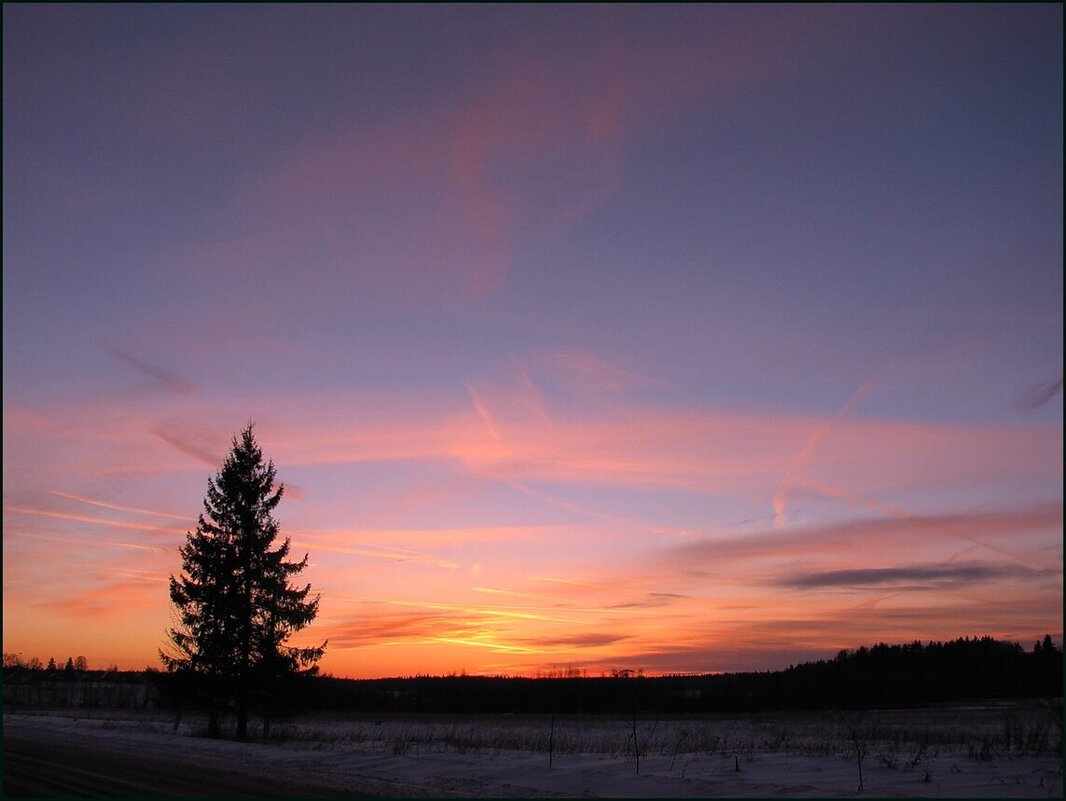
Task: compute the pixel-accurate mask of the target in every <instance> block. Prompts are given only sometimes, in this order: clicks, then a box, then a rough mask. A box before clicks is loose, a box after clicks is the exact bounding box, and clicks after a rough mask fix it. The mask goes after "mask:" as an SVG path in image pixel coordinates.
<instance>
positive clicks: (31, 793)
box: [3, 733, 366, 798]
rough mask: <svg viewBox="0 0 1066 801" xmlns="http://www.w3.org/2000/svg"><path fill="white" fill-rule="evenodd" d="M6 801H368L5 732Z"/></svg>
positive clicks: (249, 774)
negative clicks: (272, 800) (278, 800)
mask: <svg viewBox="0 0 1066 801" xmlns="http://www.w3.org/2000/svg"><path fill="white" fill-rule="evenodd" d="M3 768H4V797H5V798H55V797H72V796H74V797H97V798H101V797H102V798H181V797H184V798H189V797H198V798H267V797H283V798H327V797H334V798H337V797H341V796H343V797H348V798H351V797H366V794H365V793H360V791H359V789H358V788H344V789H341V788H338V787H314V786H311V785H308V784H306V783H300V784H291V783H284V782H279V781H277V780H275V779H269V778H266V777H263V776H261V775H256V774H255V772H254V768H253V767H251V766H249V768H248V769H247V771H241V770H240V765H236V764H235V765H234V766H233V768H232V769H222V768H218V767H212V766H208V765H196V764H190V763H189V761H188V758H185V759H178V758H174V759H168V758H167V755H166V754H165V753H163V754H158V753H153V754H146V753H144V752H143V751H138V750H130V749H128V748H126V749H120V748H116V747H115V746H113V745H105V744H103V743H97V742H85V741H81V742H78V743H70V742H61V741H57V740H54V739H52V738H49V737H46V736H42V735H40V734H31V733H19V734H8V733H5V735H4V739H3Z"/></svg>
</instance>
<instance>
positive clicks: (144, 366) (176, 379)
mask: <svg viewBox="0 0 1066 801" xmlns="http://www.w3.org/2000/svg"><path fill="white" fill-rule="evenodd" d="M108 353H110V354H111V355H112V356H114V357H115V358H116V359H118V360H119V361H120V362H122V363H123V364H126V365H128V366H130V367H132V368H134V369H135V370H137V371H139V372H140V373H142V374H144V375H146V376H148V377H149V378H152V379H154V380H155V381H156V382H157V383H158V384H160V385H161V386H163V387H164V388H166V389H168V390H170V391H171V392H177V393H179V394H185V393H189V392H195V391H196V390H197V386H196V385H195V384H193V383H192V382H190V381H186V380H185V379H184V378H182V377H180V376H179V375H177V374H176V373H174V372H172V371H170V370H167V369H166V368H165V367H160V366H159V365H156V364H151V363H150V362H146V361H144V360H143V359H139V358H137V357H136V356H134V355H133V354H131V353H127V352H126V351H123V350H118V349H115V348H112V349H111V350H109V351H108Z"/></svg>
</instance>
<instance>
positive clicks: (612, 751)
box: [4, 703, 1063, 798]
mask: <svg viewBox="0 0 1066 801" xmlns="http://www.w3.org/2000/svg"><path fill="white" fill-rule="evenodd" d="M1056 714H1060V713H1058V712H1056V711H1055V710H1052V709H1049V708H1048V707H1047V706H1046V705H1041V704H1039V703H1025V704H996V705H987V706H971V707H957V706H956V707H946V708H940V709H918V710H886V711H871V712H861V713H855V712H844V713H831V712H818V713H804V714H799V713H796V714H763V715H750V716H746V717H728V718H727V717H701V718H683V719H682V718H673V719H668V720H667V719H659V720H655V719H651V718H646V717H639V718H638V719H637V721H636V744H637V745H636V747H634V737H633V734H634V722H633V720H632V719H627V718H621V717H619V718H604V717H583V718H579V717H562V716H560V717H556V718H555V719H554V722H553V719H552V718H551V717H548V716H544V717H528V716H470V717H443V716H438V717H428V716H422V717H418V716H402V717H401V716H372V715H355V716H351V715H349V716H347V717H341V716H316V717H311V718H305V719H301V720H299V721H295V722H290V723H287V724H282V725H275V727H274V735H275V737H273V738H272V740H271V742H270V743H269V744H262V743H254V742H253V743H235V742H231V741H225V740H222V741H217V740H216V741H213V740H208V739H206V738H204V737H202V736H198V735H199V733H200V732H202V729H203V727H204V724H203V721H201V720H198V719H197V720H190V719H189V717H186V718H185V719H184V720H183V721H182V723H181V725H180V726H179V727H178V730H177V732H174V731H172V729H173V723H174V720H173V718H172V717H166V716H164V715H162V714H160V713H143V714H139V713H135V712H134V713H131V712H113V713H108V712H102V711H99V710H94V711H91V712H90V711H87V710H64V711H56V712H50V713H36V714H33V713H31V714H17V715H15V714H5V716H4V730H5V732H8V731H11V732H18V731H25V732H33V731H38V732H44V731H47V732H48V733H49V736H50V737H56V738H60V739H64V740H66V739H68V738H69V740H70V741H75V740H80V739H81V738H89V737H91V738H93V739H94V740H95V741H96V742H107V741H110V742H111V743H112V744H113V745H114V746H115V747H116V748H127V749H134V748H136V749H138V750H142V749H144V750H148V751H158V752H160V753H163V752H165V753H168V754H170V755H175V754H180V755H182V756H183V757H185V758H187V759H188V760H189V763H190V765H195V764H199V763H211V764H220V765H221V764H227V765H234V764H240V765H241V766H242V769H246V770H249V771H255V772H256V773H257V774H258V775H263V776H272V777H273V776H276V777H278V779H279V780H281V779H285V780H286V781H293V780H299V779H300V778H301V777H313V778H314V783H315V785H316V786H324V787H336V788H338V789H343V788H344V787H346V786H349V787H360V788H363V789H369V790H370V791H372V792H378V793H380V794H382V795H390V796H418V795H429V796H443V795H457V796H494V797H501V796H609V797H627V796H628V797H650V796H662V797H674V798H677V797H708V796H710V797H715V796H718V797H744V796H784V797H800V796H813V797H826V796H854V795H857V794H858V790H859V781H860V762H859V758H858V754H861V755H862V760H861V775H862V784H863V790H864V794H865V795H870V796H879V797H886V796H912V797H939V796H943V797H989V798H1007V797H1011V798H1044V797H1047V798H1061V797H1062V794H1063V782H1062V727H1061V718H1059V719H1058V720H1057V721H1056V717H1055V716H1056ZM253 733H254V732H253ZM638 751H639V753H640V758H639V762H638V760H637V758H636V756H635V754H636V753H637V752H638ZM549 763H550V764H549Z"/></svg>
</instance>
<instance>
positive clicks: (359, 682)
mask: <svg viewBox="0 0 1066 801" xmlns="http://www.w3.org/2000/svg"><path fill="white" fill-rule="evenodd" d="M4 674H5V679H6V681H5V685H8V686H10V685H11V684H12V683H13V682H14V683H21V682H27V681H29V682H37V681H42V682H43V681H119V682H130V681H145V680H147V681H148V682H149V683H151V684H152V685H154V686H155V687H156V688H157V690H158V702H157V703H158V705H161V706H164V707H172V706H181V705H184V703H185V702H186V701H187V699H184V698H183V697H182V696H183V687H182V685H181V680H180V677H179V676H177V675H174V674H168V673H165V672H162V671H155V670H151V671H137V672H134V671H126V672H119V673H115V672H113V671H92V670H90V671H69V670H62V669H60V670H56V671H48V670H45V669H40V668H38V669H31V668H28V667H26V666H23V665H8V666H6V667H5V670H4ZM1062 685H1063V660H1062V651H1061V650H1060V649H1059V648H1057V647H1056V646H1055V644H1054V642H1053V641H1052V640H1051V637H1050V636H1048V637H1045V638H1044V639H1043V640H1042V641H1040V642H1037V643H1036V644H1035V645H1034V647H1033V648H1032V650H1029V651H1026V650H1025V649H1024V648H1022V646H1021V645H1019V644H1018V643H1014V642H1004V641H998V640H995V639H993V638H992V637H981V638H973V639H970V638H960V639H957V640H953V641H949V642H944V643H941V642H930V643H928V644H922V643H921V642H914V643H910V644H906V645H886V644H884V643H881V644H878V645H875V646H873V647H870V648H867V647H865V646H864V647H861V648H858V649H856V650H845V651H841V652H840V653H839V654H837V656H836V657H835V658H834V659H829V660H820V661H817V662H805V663H802V664H799V665H793V666H791V667H789V668H787V669H784V670H776V671H765V672H748V673H723V674H716V675H683V676H658V677H639V676H637V675H636V674H634V673H632V672H629V671H625V672H621V673H620V674H616V675H613V676H609V677H599V678H592V677H590V678H578V677H570V678H518V677H486V676H415V677H410V678H391V679H345V678H337V677H334V676H328V675H327V676H308V677H303V678H302V679H299V680H295V681H293V682H292V683H291V684H290V685H289V686H288V697H287V698H285V699H284V703H283V704H282V705H281V706H282V707H284V708H286V710H287V711H288V712H289V713H295V712H297V711H338V712H340V711H368V712H408V713H411V712H413V713H515V714H542V713H551V714H556V713H558V714H630V713H633V712H640V713H666V714H699V713H718V712H757V711H773V710H816V709H833V708H840V709H855V708H864V707H868V708H874V707H892V706H914V705H924V704H935V703H944V702H958V701H971V700H990V699H1011V698H1059V697H1061V696H1062ZM5 695H7V693H5ZM279 700H282V699H279Z"/></svg>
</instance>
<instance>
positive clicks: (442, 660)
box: [3, 4, 1063, 677]
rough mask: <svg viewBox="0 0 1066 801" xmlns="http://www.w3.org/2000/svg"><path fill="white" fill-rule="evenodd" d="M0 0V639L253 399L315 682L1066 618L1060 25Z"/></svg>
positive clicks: (658, 11) (150, 587)
mask: <svg viewBox="0 0 1066 801" xmlns="http://www.w3.org/2000/svg"><path fill="white" fill-rule="evenodd" d="M1062 13H1063V12H1062V6H1061V5H1055V4H1051V5H1039V6H1023V5H1010V6H990V5H952V6H926V5H922V6H913V7H911V6H888V5H876V6H850V5H844V6H829V5H812V6H802V5H784V6H774V7H768V6H752V5H743V6H720V5H708V6H692V5H684V6H660V5H656V6H639V5H638V6H633V5H625V6H599V5H597V6H578V7H561V6H535V7H534V6H514V5H500V6H492V5H476V6H399V7H397V6H392V5H387V6H348V5H330V6H317V7H316V6H287V5H254V6H253V5H240V6H225V5H190V6H93V5H85V6H80V5H72V6H52V7H49V6H36V5H5V6H4V8H3V19H4V55H3V73H4V76H3V80H4V90H3V91H4V97H3V112H4V122H3V125H4V144H3V156H4V161H3V184H4V188H3V202H4V211H3V224H4V235H3V259H4V262H3V290H4V294H3V317H4V319H3V332H4V339H3V356H4V362H3V387H4V389H3V405H4V435H3V451H4V458H3V470H4V473H3V476H4V478H3V488H4V490H3V495H4V501H3V502H4V512H3V625H4V630H3V648H4V651H7V652H16V653H19V652H20V653H22V654H23V656H24V657H29V656H37V657H39V658H41V659H42V660H44V661H47V659H48V658H49V657H55V658H56V660H57V661H59V660H65V659H66V658H67V656H72V655H78V654H84V655H85V656H86V657H87V658H88V660H89V664H90V666H91V667H104V666H106V665H107V664H109V663H117V664H118V665H119V666H120V667H123V668H128V669H140V668H143V667H144V666H146V665H155V666H159V661H158V657H157V649H158V648H159V647H160V646H161V645H162V644H163V641H164V637H165V631H166V629H167V627H168V626H170V625H171V624H172V618H171V608H170V601H169V597H168V593H167V583H166V582H167V578H168V576H169V575H170V574H172V573H177V572H178V571H179V570H180V569H181V562H180V557H179V555H178V551H177V548H178V546H179V545H181V544H182V543H183V541H184V537H185V533H186V532H187V531H189V530H191V529H192V528H193V527H194V526H195V521H196V516H197V514H198V513H199V512H200V510H201V501H202V498H203V496H204V493H205V491H206V488H207V479H208V477H209V476H211V475H213V473H214V471H215V470H217V469H218V467H219V465H220V464H221V462H222V460H223V458H224V457H225V455H226V452H227V450H228V448H229V446H230V439H231V437H232V436H233V435H234V433H236V432H237V431H239V430H240V429H241V428H242V427H243V426H244V425H245V424H246V423H247V422H248V421H249V420H250V419H251V420H254V421H255V423H256V428H255V432H256V436H257V438H258V440H259V442H260V444H261V446H262V448H263V450H264V453H265V454H266V455H267V456H268V457H270V458H272V459H273V461H274V463H275V465H276V467H277V470H278V476H279V479H280V480H281V481H282V482H284V484H285V486H286V492H285V498H284V500H283V501H282V503H281V505H280V506H279V507H278V510H277V517H278V519H279V521H280V523H281V528H282V532H283V533H284V534H287V535H288V536H290V537H291V538H292V541H293V547H294V550H295V551H297V552H298V554H299V555H301V556H302V554H303V553H304V552H308V553H309V554H310V564H309V567H308V568H307V570H306V571H305V572H304V574H302V575H303V577H304V578H306V580H307V581H309V582H311V584H312V585H313V586H314V588H315V589H316V590H318V591H319V592H321V607H320V611H319V617H318V619H317V620H316V622H315V624H314V625H313V626H312V627H311V628H309V629H307V630H305V631H304V632H301V633H300V634H299V635H298V636H297V637H296V638H295V639H294V642H295V643H296V644H317V643H319V642H321V641H322V640H324V639H326V638H328V639H329V646H328V648H327V651H326V656H325V657H324V659H323V661H322V663H321V664H322V668H323V669H324V670H326V671H330V672H332V673H334V674H335V675H344V676H352V677H376V676H395V675H411V674H416V673H447V672H451V671H455V672H459V671H464V670H465V671H466V672H468V673H489V674H496V673H507V674H528V675H533V674H536V673H537V672H538V671H547V670H551V669H554V668H560V667H567V666H573V667H577V668H583V669H586V670H587V671H588V672H589V673H590V674H592V675H598V674H599V673H600V672H602V671H609V670H610V669H611V668H623V667H630V668H642V669H644V670H645V671H646V672H648V673H661V672H679V671H729V670H744V669H769V668H780V667H787V666H788V665H789V664H790V663H794V662H799V661H803V660H807V659H816V658H824V657H827V656H832V655H833V654H834V653H835V652H836V651H837V650H839V649H841V648H855V647H857V646H859V645H861V644H873V643H876V642H879V641H885V642H909V641H912V640H915V639H920V640H923V641H925V640H929V639H941V640H942V639H947V638H955V637H959V636H974V635H985V634H990V635H993V636H995V637H1003V638H1007V639H1011V640H1017V641H1020V642H1022V643H1023V644H1024V645H1026V647H1031V646H1032V643H1033V641H1034V640H1035V639H1037V638H1038V637H1042V636H1043V635H1044V634H1045V633H1051V634H1052V635H1053V636H1054V637H1055V638H1056V639H1057V640H1058V641H1059V642H1060V643H1061V641H1062V640H1061V638H1062V631H1063V613H1062V603H1063V572H1062V568H1063V552H1062V545H1063V494H1062V493H1063V490H1062V486H1063V431H1062V408H1063V404H1062V365H1063V349H1062V340H1063V228H1062V218H1063V203H1062V200H1063V183H1062V176H1063V171H1062V170H1063V125H1062V109H1063V101H1062V98H1063V38H1062V32H1063V27H1062V23H1063V19H1062Z"/></svg>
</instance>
